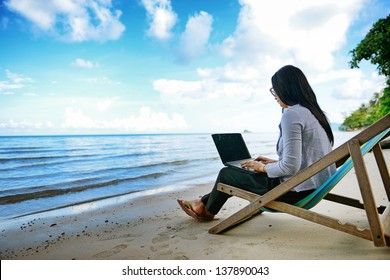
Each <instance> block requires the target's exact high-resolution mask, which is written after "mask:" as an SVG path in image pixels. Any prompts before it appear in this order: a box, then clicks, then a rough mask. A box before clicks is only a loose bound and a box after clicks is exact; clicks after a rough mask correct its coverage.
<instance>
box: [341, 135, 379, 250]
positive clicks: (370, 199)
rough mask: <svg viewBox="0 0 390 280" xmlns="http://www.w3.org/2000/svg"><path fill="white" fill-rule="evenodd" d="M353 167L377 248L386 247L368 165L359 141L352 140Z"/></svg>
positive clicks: (349, 145)
mask: <svg viewBox="0 0 390 280" xmlns="http://www.w3.org/2000/svg"><path fill="white" fill-rule="evenodd" d="M348 147H349V150H350V153H351V157H352V161H353V165H354V168H355V172H356V177H357V180H358V184H359V188H360V192H361V194H362V198H363V202H364V205H365V209H366V214H367V218H368V222H369V225H370V229H371V234H372V239H373V241H374V245H375V246H378V247H379V246H386V240H385V237H384V232H383V228H382V226H381V223H380V220H379V215H378V211H377V208H376V204H375V200H374V196H373V193H372V188H371V184H370V180H369V177H368V173H367V169H366V165H365V163H364V159H363V156H362V153H361V150H360V144H359V140H357V139H352V140H350V141H349V142H348Z"/></svg>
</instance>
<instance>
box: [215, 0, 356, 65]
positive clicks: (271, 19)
mask: <svg viewBox="0 0 390 280" xmlns="http://www.w3.org/2000/svg"><path fill="white" fill-rule="evenodd" d="M241 3H242V9H241V12H240V17H239V21H238V25H237V28H236V31H235V33H234V34H233V35H232V36H230V37H228V38H227V39H226V40H225V41H224V43H223V45H222V47H221V52H222V53H223V54H225V55H226V56H229V57H235V58H239V59H240V60H243V59H245V60H252V59H253V58H256V57H261V56H263V55H264V54H267V55H271V56H276V57H279V58H282V59H284V60H288V59H291V58H292V59H293V61H294V62H296V63H298V64H300V65H302V64H303V65H305V66H307V68H309V69H313V70H316V71H324V70H328V69H330V68H331V67H332V66H333V63H334V57H333V52H335V51H336V50H338V49H340V48H341V47H342V45H343V43H344V42H345V36H346V31H347V29H348V27H349V26H350V24H351V21H352V19H353V18H354V16H355V15H356V12H357V11H358V10H359V9H360V8H361V5H362V3H363V0H347V1H342V2H340V1H338V0H321V1H310V0H302V1H283V0H275V1H271V2H269V3H267V7H266V8H265V7H264V4H263V3H262V2H261V1H253V0H242V1H241ZM281 7H283V8H281ZM272 11H277V12H272Z"/></svg>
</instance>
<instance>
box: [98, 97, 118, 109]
mask: <svg viewBox="0 0 390 280" xmlns="http://www.w3.org/2000/svg"><path fill="white" fill-rule="evenodd" d="M115 100H118V98H117V97H113V98H106V99H103V100H99V101H97V102H96V109H97V110H98V111H99V112H105V111H108V110H109V109H110V108H111V107H112V105H113V104H114V102H115Z"/></svg>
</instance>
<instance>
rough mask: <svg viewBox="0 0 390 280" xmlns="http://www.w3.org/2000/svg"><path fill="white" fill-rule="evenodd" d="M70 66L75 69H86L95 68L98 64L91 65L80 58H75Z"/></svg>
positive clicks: (91, 63)
mask: <svg viewBox="0 0 390 280" xmlns="http://www.w3.org/2000/svg"><path fill="white" fill-rule="evenodd" d="M72 65H74V66H76V67H81V68H88V69H91V68H95V67H97V66H98V64H96V63H93V62H92V61H90V60H85V59H82V58H76V60H75V61H74V62H72Z"/></svg>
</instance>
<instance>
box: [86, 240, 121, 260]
mask: <svg viewBox="0 0 390 280" xmlns="http://www.w3.org/2000/svg"><path fill="white" fill-rule="evenodd" d="M126 248H127V245H126V244H121V245H118V246H115V247H113V248H111V249H110V250H107V251H103V252H100V253H98V254H96V255H93V256H92V257H93V258H97V259H106V258H109V257H112V256H114V255H115V254H118V253H119V252H120V251H122V250H124V249H126Z"/></svg>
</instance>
